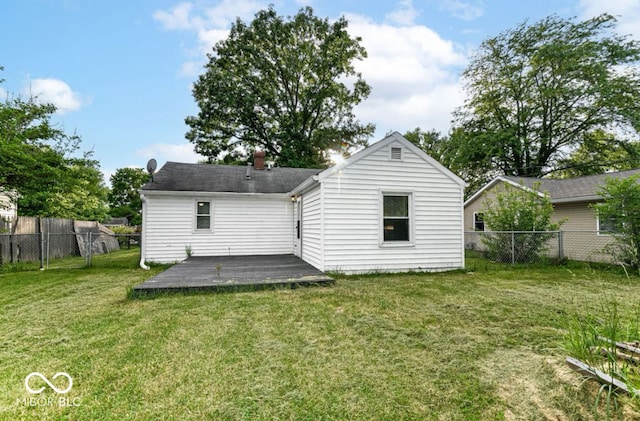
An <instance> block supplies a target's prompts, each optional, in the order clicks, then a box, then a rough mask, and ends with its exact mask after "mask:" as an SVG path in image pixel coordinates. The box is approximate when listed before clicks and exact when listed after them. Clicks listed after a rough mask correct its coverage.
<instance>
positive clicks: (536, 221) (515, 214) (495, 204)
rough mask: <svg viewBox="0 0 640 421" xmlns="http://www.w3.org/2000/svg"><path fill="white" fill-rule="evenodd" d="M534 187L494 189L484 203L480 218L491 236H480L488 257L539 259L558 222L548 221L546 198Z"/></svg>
mask: <svg viewBox="0 0 640 421" xmlns="http://www.w3.org/2000/svg"><path fill="white" fill-rule="evenodd" d="M539 187H540V184H539V183H537V184H535V185H534V186H533V188H531V189H529V188H515V187H512V186H510V185H509V184H502V185H501V186H499V187H497V188H496V189H495V190H494V192H495V195H494V197H493V198H486V199H485V201H484V209H483V218H484V223H485V226H486V227H488V228H489V229H490V230H491V231H493V232H491V233H486V234H483V235H482V242H483V243H484V244H485V246H486V247H487V257H489V258H490V259H492V260H495V261H498V262H514V263H531V262H535V261H537V260H539V259H540V257H541V255H542V254H543V252H544V251H546V244H547V242H548V241H549V240H550V239H551V238H552V237H553V236H554V233H552V232H548V231H557V230H558V229H559V228H560V223H554V222H552V221H551V216H552V215H553V205H552V204H551V200H550V199H549V196H547V195H546V194H544V193H542V192H540V191H539Z"/></svg>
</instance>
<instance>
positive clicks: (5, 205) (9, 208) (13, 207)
mask: <svg viewBox="0 0 640 421" xmlns="http://www.w3.org/2000/svg"><path fill="white" fill-rule="evenodd" d="M17 217H18V204H17V194H16V193H15V192H12V191H10V192H5V191H4V190H2V189H1V188H0V229H1V228H2V227H3V226H4V227H7V228H8V227H11V224H13V222H15V220H16V218H17Z"/></svg>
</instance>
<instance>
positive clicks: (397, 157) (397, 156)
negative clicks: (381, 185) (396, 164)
mask: <svg viewBox="0 0 640 421" xmlns="http://www.w3.org/2000/svg"><path fill="white" fill-rule="evenodd" d="M391 159H392V160H394V161H401V160H402V148H391Z"/></svg>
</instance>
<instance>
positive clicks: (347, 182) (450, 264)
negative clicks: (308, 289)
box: [323, 143, 464, 273]
mask: <svg viewBox="0 0 640 421" xmlns="http://www.w3.org/2000/svg"><path fill="white" fill-rule="evenodd" d="M390 146H391V147H401V146H402V145H401V144H400V143H397V144H393V143H391V145H390ZM389 153H390V152H389V149H387V148H382V149H379V150H377V151H376V152H374V153H371V154H370V155H369V156H367V157H365V158H364V159H361V160H359V161H357V162H355V163H353V164H352V165H350V166H348V167H346V168H345V169H344V170H343V171H340V172H336V173H334V174H333V175H331V176H329V177H327V178H326V179H324V180H323V188H324V204H323V206H324V214H323V218H324V268H323V269H324V270H335V271H342V272H347V273H357V272H372V271H407V270H446V269H452V268H460V267H464V253H463V229H462V227H463V210H462V188H463V187H462V186H460V185H459V184H457V183H456V182H455V181H453V180H452V179H451V178H449V177H448V176H447V175H445V174H444V173H443V172H442V171H441V170H440V169H438V168H436V167H434V166H432V165H430V164H429V163H427V162H425V160H424V159H423V158H422V157H420V156H418V155H417V154H415V153H413V151H410V150H409V149H408V148H404V150H403V160H402V161H401V162H398V161H391V160H389ZM381 192H412V193H411V198H412V199H411V201H412V205H413V222H412V226H413V228H412V229H413V231H412V232H413V235H414V238H413V240H412V245H411V246H410V247H381V244H380V235H381V234H380V229H381V228H380V226H381V223H380V218H381V210H380V194H381Z"/></svg>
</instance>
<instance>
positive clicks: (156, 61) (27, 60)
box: [0, 0, 640, 178]
mask: <svg viewBox="0 0 640 421" xmlns="http://www.w3.org/2000/svg"><path fill="white" fill-rule="evenodd" d="M269 3H273V4H274V5H275V8H276V10H277V11H278V13H279V14H282V15H292V14H295V13H296V12H297V10H298V9H299V8H300V7H302V6H305V5H309V6H311V7H313V8H314V11H315V14H316V15H317V16H320V17H328V18H329V19H335V18H337V17H339V16H341V15H344V16H346V17H347V19H348V20H349V30H350V32H351V33H352V34H353V35H358V36H361V37H362V39H363V45H364V46H365V48H366V49H367V51H368V54H369V58H368V59H367V60H365V61H363V62H360V63H358V64H357V68H358V70H359V71H361V72H362V74H363V77H364V79H365V80H366V81H367V82H368V83H369V84H370V85H371V86H372V88H373V92H372V94H371V95H370V96H369V98H368V99H367V100H366V101H365V102H363V103H362V104H361V105H360V106H358V108H357V109H356V114H357V116H358V117H359V118H360V120H361V121H363V122H371V123H374V124H376V126H377V131H376V135H375V136H374V137H373V138H372V139H371V140H370V142H374V141H376V140H379V139H380V138H381V137H382V136H383V135H384V134H385V133H386V132H388V131H390V130H397V131H400V132H404V131H406V130H410V129H413V128H415V127H421V128H423V129H427V130H429V129H437V130H439V131H442V132H447V131H448V129H449V126H450V120H451V112H452V111H453V109H455V107H457V106H459V105H460V104H462V102H463V100H464V92H463V90H462V88H461V86H462V85H461V81H460V73H461V72H462V70H463V69H464V68H465V66H466V64H467V61H468V57H469V55H470V54H471V53H472V52H473V50H474V48H476V47H477V46H478V45H479V44H480V43H481V42H482V40H483V39H485V38H487V37H490V36H494V35H497V34H498V33H499V32H501V31H503V30H505V29H508V28H511V27H513V26H515V25H516V24H518V23H520V22H522V21H523V20H525V19H529V20H530V21H531V22H534V21H537V20H539V19H541V18H544V17H545V16H548V15H550V14H554V13H555V14H558V15H560V16H562V17H572V16H576V17H578V18H580V19H583V18H589V17H592V16H595V15H597V14H600V13H603V12H608V13H611V14H614V15H617V16H619V27H618V29H619V31H620V32H621V33H624V34H633V35H634V36H636V37H637V36H640V0H608V1H606V2H605V1H602V0H536V1H514V0H509V1H507V0H400V1H397V0H396V1H391V0H382V1H367V0H342V1H339V2H338V1H322V0H295V1H294V0H280V1H277V0H271V1H261V0H222V1H220V0H211V1H210V0H193V1H180V0H154V1H150V0H135V1H130V0H127V1H122V0H110V1H98V0H19V1H18V0H15V1H14V0H0V16H2V25H0V39H1V40H2V43H1V44H0V53H1V54H0V66H4V68H5V69H4V71H3V72H2V73H0V78H3V79H5V82H4V83H3V84H2V85H0V96H1V97H2V98H3V99H4V98H6V96H7V95H14V96H15V95H22V96H28V95H30V94H36V95H38V96H39V97H40V98H42V99H43V100H47V101H49V102H53V103H54V104H56V105H57V106H58V108H59V111H58V113H56V115H55V116H54V120H55V121H56V122H57V123H58V124H59V125H60V126H61V127H63V128H64V129H65V131H67V132H68V133H72V132H74V131H75V132H77V133H78V134H79V135H80V136H81V137H82V139H83V143H82V149H83V150H93V151H94V157H95V158H96V159H98V160H99V161H100V163H101V169H102V171H103V173H104V174H105V176H106V177H107V178H108V177H109V175H110V174H111V173H113V172H114V171H115V170H116V169H117V168H122V167H127V166H139V167H144V166H145V164H146V161H147V160H148V159H150V158H156V159H157V160H158V162H159V164H162V163H164V162H165V161H167V160H171V161H180V162H196V161H197V160H198V159H199V157H198V156H197V155H196V154H194V153H193V148H192V145H191V144H189V142H187V141H186V140H185V138H184V134H185V132H186V131H187V127H186V125H185V124H184V118H185V117H186V116H188V115H193V114H196V113H197V108H196V106H195V103H194V101H193V98H192V96H191V84H192V83H193V82H194V81H195V80H196V79H197V76H198V75H199V74H200V73H201V71H202V66H203V64H204V63H205V62H206V56H205V54H206V53H207V52H208V51H210V50H211V47H212V46H213V44H214V43H215V42H216V41H218V40H220V39H222V38H224V37H225V36H226V34H227V33H228V30H229V27H230V24H231V22H233V21H234V20H235V18H236V17H240V18H241V19H243V20H244V21H246V22H248V21H250V20H251V18H252V17H253V15H254V14H255V13H256V11H258V10H260V9H263V8H265V7H267V6H268V5H269ZM0 160H1V157H0Z"/></svg>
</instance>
